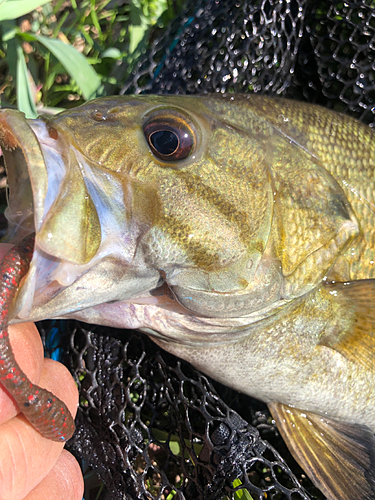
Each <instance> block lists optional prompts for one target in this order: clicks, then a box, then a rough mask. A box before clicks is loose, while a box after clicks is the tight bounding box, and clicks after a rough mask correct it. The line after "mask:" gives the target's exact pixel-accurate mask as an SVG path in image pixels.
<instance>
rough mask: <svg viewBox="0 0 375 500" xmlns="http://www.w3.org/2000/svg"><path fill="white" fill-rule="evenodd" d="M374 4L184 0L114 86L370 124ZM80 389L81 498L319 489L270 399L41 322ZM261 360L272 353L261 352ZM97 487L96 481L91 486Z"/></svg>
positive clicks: (115, 337) (287, 495)
mask: <svg viewBox="0 0 375 500" xmlns="http://www.w3.org/2000/svg"><path fill="white" fill-rule="evenodd" d="M372 5H373V1H372V0H371V1H370V0H368V1H367V3H366V2H364V1H363V2H360V1H356V2H328V1H311V2H309V1H303V0H299V1H298V0H290V1H287V0H280V1H277V0H263V1H248V2H245V1H243V0H230V1H218V0H216V1H213V0H207V1H202V0H198V1H190V2H189V3H188V8H187V9H186V10H185V11H184V12H183V13H182V14H181V15H180V16H179V17H178V18H176V19H175V20H174V22H172V23H171V25H170V26H169V27H168V28H167V29H166V30H164V31H162V32H161V31H157V30H156V31H154V32H153V34H152V38H151V44H150V46H149V49H148V51H147V52H146V53H145V54H143V55H142V56H140V58H139V59H138V62H137V64H136V65H135V67H134V68H133V71H132V72H131V74H130V75H129V74H127V73H126V70H127V69H126V68H124V67H122V66H121V65H119V66H118V67H117V68H116V70H115V74H114V76H115V77H116V79H117V80H118V81H120V82H122V83H121V88H120V87H118V88H112V89H111V93H118V92H120V93H146V92H147V93H190V94H191V93H198V92H200V93H202V92H224V91H225V92H262V93H269V94H271V93H274V94H279V95H285V96H287V97H290V98H297V99H302V100H308V101H310V102H316V103H319V104H322V105H324V106H327V107H330V108H333V109H336V110H340V111H344V112H347V113H350V114H352V115H354V116H356V117H357V118H359V119H361V120H363V121H364V122H366V123H368V124H369V125H371V126H373V125H374V123H375V119H374V108H373V104H374V103H373V101H374V98H375V87H374V85H375V84H374V76H375V70H374V67H375V66H374V53H375V52H374V51H375V36H374V35H375V9H374V7H372ZM39 328H40V331H41V333H42V336H43V338H44V341H45V345H46V349H47V353H48V354H49V355H51V356H52V357H54V358H58V359H61V360H62V361H63V362H64V363H65V364H66V365H67V366H68V367H69V369H70V370H71V372H72V373H73V375H74V376H75V378H76V380H77V383H78V386H79V390H80V407H79V411H78V416H77V432H76V433H75V435H74V436H73V438H72V439H71V440H70V441H69V442H68V444H67V448H68V449H69V450H70V451H72V452H73V453H74V454H75V456H77V457H78V458H79V459H80V460H82V461H83V462H82V463H83V467H84V469H85V470H86V469H87V467H88V466H89V470H91V471H95V472H96V473H97V474H98V476H99V477H100V479H101V481H102V482H103V483H104V486H100V485H98V483H97V481H96V479H95V477H94V476H93V472H86V493H85V499H86V500H91V499H93V498H100V499H106V500H108V499H113V500H116V499H142V500H146V499H165V500H172V499H175V500H182V499H186V500H195V499H207V500H208V499H213V500H220V499H223V500H224V499H225V500H226V499H247V500H249V499H253V500H258V499H267V500H268V499H273V500H276V499H277V500H281V499H293V500H296V499H306V500H308V499H324V496H323V495H322V494H321V493H320V492H319V491H317V490H316V489H315V488H314V487H313V485H312V484H311V482H310V481H309V480H308V479H307V478H306V477H305V475H304V473H303V471H302V470H301V469H300V468H299V467H298V465H297V464H296V463H295V462H294V460H293V459H292V457H291V456H290V454H289V452H288V450H287V449H286V447H285V445H284V443H283V441H282V440H281V438H280V436H279V435H278V433H277V430H276V428H275V426H274V424H273V422H272V419H271V417H270V415H269V413H268V411H267V408H266V406H265V405H264V404H262V403H260V402H259V401H255V400H253V399H251V398H249V397H246V396H244V395H241V394H238V393H236V392H235V391H232V390H229V389H227V388H225V387H223V386H221V385H219V384H216V383H215V382H213V381H210V380H209V379H207V378H206V377H204V376H202V375H201V374H200V373H198V372H197V371H196V370H194V369H193V368H192V367H191V366H189V365H188V364H187V363H185V362H183V361H180V360H178V359H177V358H175V357H173V356H171V355H169V354H167V353H165V352H163V351H162V350H160V349H159V348H157V347H156V346H155V345H154V344H153V343H152V342H151V341H150V340H149V339H148V338H147V337H145V336H144V335H142V334H140V333H137V332H130V331H119V330H112V329H108V328H101V327H97V326H90V325H84V324H81V323H78V322H75V321H67V322H61V321H48V322H43V323H41V324H39ZM265 362H266V360H265ZM98 489H99V490H100V491H98Z"/></svg>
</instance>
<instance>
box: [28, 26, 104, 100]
mask: <svg viewBox="0 0 375 500" xmlns="http://www.w3.org/2000/svg"><path fill="white" fill-rule="evenodd" d="M33 36H34V39H35V40H37V41H38V42H39V43H41V44H42V45H44V46H45V47H46V48H47V49H48V50H50V51H51V52H52V54H53V55H54V56H55V57H56V59H58V60H59V61H60V63H61V64H62V65H63V66H64V68H65V69H66V71H67V72H68V73H69V75H70V76H71V77H72V78H73V79H74V80H75V82H76V84H77V85H78V87H79V88H80V89H81V91H82V95H83V97H84V98H85V99H86V100H87V99H90V97H92V96H93V94H94V93H95V91H96V90H97V89H98V88H99V85H100V83H101V80H100V78H99V76H98V74H97V73H96V72H95V70H94V69H93V68H92V66H90V64H89V63H88V62H87V60H86V59H85V56H83V55H82V54H81V53H80V52H78V50H76V49H75V48H74V47H73V46H72V45H67V44H66V43H64V42H62V41H61V40H56V39H53V38H47V37H45V36H40V35H33Z"/></svg>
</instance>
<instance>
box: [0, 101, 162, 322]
mask: <svg viewBox="0 0 375 500" xmlns="http://www.w3.org/2000/svg"><path fill="white" fill-rule="evenodd" d="M0 147H1V149H2V152H3V155H4V160H5V168H6V171H7V175H8V207H7V209H6V212H5V215H6V218H7V220H8V229H7V232H6V234H5V237H4V238H3V242H2V243H1V244H0V255H1V253H3V254H4V253H5V252H4V249H5V245H8V248H9V244H11V245H14V244H17V243H18V242H19V241H20V240H22V239H23V238H25V237H26V236H28V235H29V234H31V233H35V248H34V253H33V257H32V260H31V263H30V268H29V271H28V273H27V275H26V276H25V278H24V279H23V281H22V283H21V286H20V289H19V291H18V294H17V296H16V299H15V301H14V303H13V308H12V311H11V317H12V321H11V322H20V321H26V320H27V321H39V320H42V319H46V318H61V317H65V318H67V317H74V313H75V312H77V311H81V310H83V309H87V308H91V307H94V306H98V305H101V304H104V303H107V302H116V301H122V300H127V299H129V298H131V297H132V295H134V294H136V293H138V292H143V291H145V290H147V291H148V290H150V289H152V288H155V287H156V286H157V284H158V281H159V273H158V272H156V271H151V270H150V269H146V268H145V266H144V265H143V264H142V263H140V264H139V261H140V260H141V257H140V258H139V259H138V261H137V258H138V257H137V256H138V254H137V249H138V243H139V241H140V239H141V237H142V234H143V233H144V231H147V228H146V229H145V226H144V224H141V223H140V221H139V218H137V210H136V208H135V207H134V204H135V203H136V199H137V193H138V195H139V186H137V185H135V184H134V183H132V182H131V180H130V179H129V178H127V177H126V175H125V176H122V177H121V178H120V177H119V176H118V175H116V174H115V173H113V174H111V173H109V172H108V170H106V169H105V168H103V167H102V166H101V165H98V164H97V163H95V162H94V161H92V160H90V158H87V157H84V155H83V154H82V152H81V151H80V149H79V147H78V146H77V144H76V143H75V141H74V135H72V134H70V133H69V131H65V130H62V129H59V128H55V122H54V119H53V118H52V119H51V118H49V117H48V118H45V119H44V118H40V119H36V120H28V119H26V118H25V116H24V115H23V114H22V113H20V112H19V111H15V110H8V109H5V110H0ZM137 190H138V191H137ZM1 245H3V250H1ZM136 254H137V255H136Z"/></svg>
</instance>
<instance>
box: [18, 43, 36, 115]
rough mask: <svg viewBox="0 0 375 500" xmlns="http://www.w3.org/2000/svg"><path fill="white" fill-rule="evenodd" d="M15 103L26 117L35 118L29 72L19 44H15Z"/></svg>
mask: <svg viewBox="0 0 375 500" xmlns="http://www.w3.org/2000/svg"><path fill="white" fill-rule="evenodd" d="M16 52H17V105H18V109H19V110H20V111H23V113H25V115H26V118H36V117H37V116H38V113H37V111H36V108H35V103H34V99H33V93H32V91H31V88H30V80H29V73H28V71H27V66H26V60H25V56H24V53H23V50H22V47H21V45H19V44H18V45H17V49H16Z"/></svg>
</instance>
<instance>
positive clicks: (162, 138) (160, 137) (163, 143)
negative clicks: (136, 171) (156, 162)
mask: <svg viewBox="0 0 375 500" xmlns="http://www.w3.org/2000/svg"><path fill="white" fill-rule="evenodd" d="M150 141H151V144H152V145H153V147H154V148H155V149H156V151H158V153H160V154H162V155H163V156H169V155H171V154H173V153H174V152H175V151H176V149H177V148H178V145H179V140H178V137H177V135H176V134H175V133H174V132H172V131H171V130H159V131H157V132H154V133H153V134H152V135H151V136H150Z"/></svg>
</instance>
